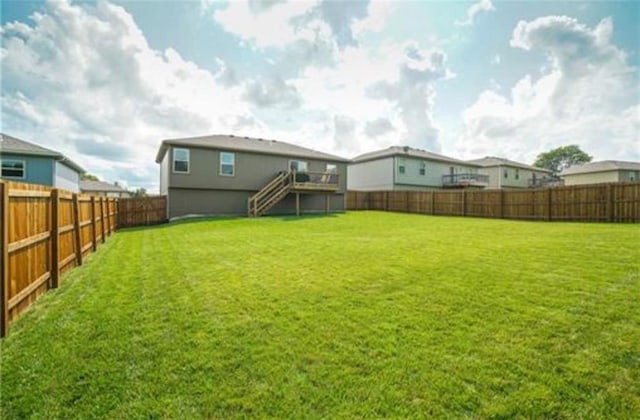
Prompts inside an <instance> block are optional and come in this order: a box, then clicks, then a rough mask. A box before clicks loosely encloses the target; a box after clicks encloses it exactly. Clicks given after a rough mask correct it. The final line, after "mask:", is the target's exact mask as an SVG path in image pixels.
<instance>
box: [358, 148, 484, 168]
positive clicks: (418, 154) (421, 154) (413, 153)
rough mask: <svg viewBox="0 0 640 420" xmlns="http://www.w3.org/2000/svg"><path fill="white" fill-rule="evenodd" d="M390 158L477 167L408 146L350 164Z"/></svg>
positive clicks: (361, 158) (372, 155)
mask: <svg viewBox="0 0 640 420" xmlns="http://www.w3.org/2000/svg"><path fill="white" fill-rule="evenodd" d="M391 156H405V157H414V158H419V159H426V160H435V161H439V162H447V163H455V164H458V165H466V166H479V165H476V164H474V163H469V162H465V161H464V160H460V159H455V158H451V157H448V156H444V155H439V154H437V153H432V152H428V151H426V150H420V149H414V148H412V147H409V146H391V147H389V148H386V149H382V150H376V151H374V152H369V153H365V154H363V155H359V156H356V157H354V158H353V160H352V162H354V163H361V162H367V161H370V160H377V159H383V158H388V157H391Z"/></svg>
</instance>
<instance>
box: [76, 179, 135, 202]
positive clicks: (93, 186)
mask: <svg viewBox="0 0 640 420" xmlns="http://www.w3.org/2000/svg"><path fill="white" fill-rule="evenodd" d="M80 191H82V192H83V193H84V194H91V195H96V196H100V197H119V198H128V197H131V194H130V193H129V191H127V190H125V189H124V188H122V187H121V186H120V185H117V184H116V185H114V184H109V183H108V182H104V181H80Z"/></svg>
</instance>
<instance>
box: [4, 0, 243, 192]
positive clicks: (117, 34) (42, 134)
mask: <svg viewBox="0 0 640 420" xmlns="http://www.w3.org/2000/svg"><path fill="white" fill-rule="evenodd" d="M45 10H46V12H43V13H35V14H34V15H33V16H32V19H33V24H32V25H26V24H24V23H9V24H5V25H4V26H3V27H2V37H3V45H2V50H1V51H2V71H3V94H2V115H3V126H4V127H5V129H6V127H11V129H12V132H11V134H15V135H18V136H20V135H22V137H23V138H25V140H33V141H36V142H40V143H42V144H44V145H45V146H47V147H51V148H54V149H57V150H60V151H61V152H63V153H66V154H68V155H69V156H70V157H71V158H73V159H75V160H77V161H78V162H79V163H81V164H82V165H83V166H85V167H86V168H87V169H88V170H89V171H92V172H96V173H98V174H99V175H101V176H102V177H104V178H106V179H108V180H110V181H115V180H125V181H128V183H129V184H130V185H136V184H138V183H144V185H142V186H144V187H146V188H149V189H153V188H154V186H155V184H156V182H157V176H156V173H157V165H156V164H155V163H154V156H155V152H156V150H157V147H158V145H159V141H160V140H161V139H163V138H167V137H172V136H186V135H194V134H201V133H206V132H212V131H225V132H226V131H230V130H229V129H230V128H233V127H235V126H237V125H238V124H237V122H238V120H239V119H241V118H243V117H245V118H246V117H247V115H249V113H250V112H249V111H250V108H249V105H248V104H247V103H246V102H244V101H243V100H241V97H242V94H243V92H242V88H241V87H239V86H238V87H226V84H225V83H223V82H222V80H219V79H221V78H222V77H223V76H224V74H222V72H221V73H220V74H212V73H211V72H209V71H207V70H204V69H202V68H200V67H198V66H197V65H196V64H194V63H192V62H189V61H186V60H184V59H183V58H182V57H181V56H180V54H178V53H177V52H176V51H174V50H172V49H168V50H166V51H163V52H160V51H156V50H153V49H151V48H150V47H149V45H148V43H147V41H146V39H145V37H144V35H143V34H142V32H141V31H140V30H139V28H138V27H137V26H136V24H135V22H134V21H133V19H132V17H131V16H130V15H129V14H128V13H127V12H126V11H125V10H124V9H123V8H122V7H119V6H115V5H112V4H109V3H98V5H97V6H88V5H82V6H79V5H70V4H68V3H67V2H63V1H50V2H48V3H47V5H46V9H45Z"/></svg>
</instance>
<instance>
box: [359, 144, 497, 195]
mask: <svg viewBox="0 0 640 420" xmlns="http://www.w3.org/2000/svg"><path fill="white" fill-rule="evenodd" d="M480 168H481V167H480V166H479V165H476V164H473V163H469V162H465V161H462V160H458V159H454V158H450V157H447V156H443V155H438V154H436V153H431V152H427V151H424V150H419V149H414V148H411V147H407V146H405V147H399V146H393V147H389V148H387V149H383V150H377V151H375V152H370V153H365V154H363V155H360V156H357V157H355V158H353V160H352V161H351V163H350V164H349V169H348V179H349V180H348V186H349V189H350V190H360V191H375V190H385V191H391V190H433V189H441V188H484V187H486V186H487V185H488V178H487V176H486V175H483V174H480V172H479V169H480Z"/></svg>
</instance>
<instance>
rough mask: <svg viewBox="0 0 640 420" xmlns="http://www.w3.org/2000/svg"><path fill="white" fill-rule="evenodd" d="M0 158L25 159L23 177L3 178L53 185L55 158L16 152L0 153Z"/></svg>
mask: <svg viewBox="0 0 640 420" xmlns="http://www.w3.org/2000/svg"><path fill="white" fill-rule="evenodd" d="M0 159H16V160H23V161H25V165H26V174H25V178H4V179H7V180H10V181H18V182H26V183H30V184H41V185H48V186H53V173H54V163H55V160H54V159H53V158H50V157H44V156H26V155H18V154H8V153H2V154H0Z"/></svg>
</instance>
